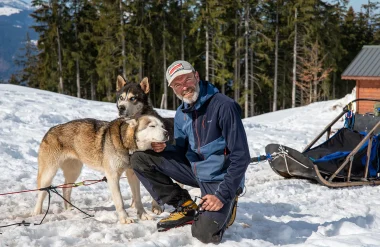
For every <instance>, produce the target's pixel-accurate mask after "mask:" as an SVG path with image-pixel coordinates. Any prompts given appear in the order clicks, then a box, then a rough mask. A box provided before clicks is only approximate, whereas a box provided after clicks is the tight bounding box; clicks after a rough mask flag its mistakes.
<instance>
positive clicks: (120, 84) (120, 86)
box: [116, 75, 127, 91]
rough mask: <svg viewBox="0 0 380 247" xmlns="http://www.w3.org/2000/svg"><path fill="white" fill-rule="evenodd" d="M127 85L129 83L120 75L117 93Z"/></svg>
mask: <svg viewBox="0 0 380 247" xmlns="http://www.w3.org/2000/svg"><path fill="white" fill-rule="evenodd" d="M125 84H127V82H126V81H125V80H124V78H123V77H122V76H121V75H118V76H117V80H116V91H120V89H122V88H123V87H124V86H125Z"/></svg>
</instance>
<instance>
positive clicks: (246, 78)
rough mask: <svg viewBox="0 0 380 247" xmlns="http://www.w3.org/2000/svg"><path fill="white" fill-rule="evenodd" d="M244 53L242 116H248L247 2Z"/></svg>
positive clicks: (247, 8)
mask: <svg viewBox="0 0 380 247" xmlns="http://www.w3.org/2000/svg"><path fill="white" fill-rule="evenodd" d="M244 19H245V21H244V26H245V35H244V36H245V53H244V60H245V61H244V64H245V65H244V67H245V73H244V74H245V77H244V117H245V118H247V117H248V72H249V71H248V46H249V45H248V35H249V26H248V23H249V5H248V2H247V3H246V6H245V18H244Z"/></svg>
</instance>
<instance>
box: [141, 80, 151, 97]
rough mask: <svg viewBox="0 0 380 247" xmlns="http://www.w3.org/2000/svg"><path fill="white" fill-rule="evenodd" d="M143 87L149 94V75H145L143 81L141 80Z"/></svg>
mask: <svg viewBox="0 0 380 247" xmlns="http://www.w3.org/2000/svg"><path fill="white" fill-rule="evenodd" d="M140 86H141V89H142V90H143V91H144V93H145V94H148V93H149V91H150V87H149V80H148V77H144V79H142V81H141V82H140Z"/></svg>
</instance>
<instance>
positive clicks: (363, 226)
mask: <svg viewBox="0 0 380 247" xmlns="http://www.w3.org/2000/svg"><path fill="white" fill-rule="evenodd" d="M349 97H351V96H349ZM349 97H348V98H349ZM343 101H344V100H343V99H341V100H340V101H338V100H332V101H326V102H319V103H314V104H311V105H309V106H305V107H298V108H295V109H288V110H282V111H277V112H275V113H268V114H263V115H260V116H257V117H252V118H248V119H244V120H243V122H244V126H245V130H246V133H247V137H248V141H249V145H250V154H251V156H252V157H253V156H257V155H259V154H264V148H265V146H266V145H267V144H269V143H281V144H285V145H287V146H290V147H292V148H294V149H297V150H300V151H301V150H302V149H303V148H304V147H305V146H306V145H307V144H308V143H309V142H310V141H311V140H313V139H314V138H315V137H316V135H317V134H319V132H320V131H321V130H323V129H324V127H325V126H326V125H327V124H328V123H330V122H331V121H332V120H333V119H334V118H335V117H336V116H337V115H338V114H339V113H340V112H341V109H342V106H343V105H342V104H343V103H344V104H345V103H347V102H343ZM338 103H339V104H338ZM159 113H160V114H162V115H164V116H167V117H170V116H171V117H172V116H174V112H173V111H165V110H159ZM116 116H117V111H116V106H115V104H113V103H104V102H96V101H89V100H83V99H77V98H74V97H70V96H66V95H60V94H56V93H51V92H47V91H42V90H37V89H31V88H26V87H20V86H14V85H4V84H2V85H0V122H1V125H0V172H1V176H0V194H1V193H7V192H15V191H21V190H29V189H36V176H37V153H38V147H39V144H40V141H41V139H42V137H43V136H44V134H45V133H46V131H47V130H48V129H49V128H50V127H52V126H54V125H57V124H60V123H64V122H67V121H70V120H73V119H79V118H88V117H89V118H96V119H100V120H107V121H109V120H112V119H114V118H115V117H116ZM338 125H343V122H339V123H338ZM336 128H338V126H336ZM102 177H103V175H102V174H100V173H99V172H97V171H93V170H90V169H87V168H84V169H83V172H82V174H81V176H80V177H79V179H78V181H83V180H88V179H91V180H92V179H101V178H102ZM62 183H64V181H63V176H62V173H61V172H59V173H58V174H57V176H56V178H55V180H54V182H53V184H54V185H59V184H62ZM121 188H122V194H123V198H124V200H125V204H126V210H127V212H128V214H129V215H131V216H132V217H134V218H135V219H136V221H137V223H133V224H127V225H123V224H119V223H118V219H117V215H116V212H115V209H114V206H113V203H112V200H111V197H110V193H109V191H108V189H107V185H106V184H105V183H97V184H94V185H91V186H80V187H78V188H74V189H73V196H72V202H73V203H74V205H75V206H77V207H79V208H80V209H82V210H84V211H85V212H88V213H90V214H93V215H95V217H93V218H85V215H84V214H82V213H80V212H79V211H77V210H69V211H66V210H64V208H63V202H62V199H61V198H60V197H58V196H57V195H55V194H53V195H52V197H51V205H50V211H49V214H48V215H47V217H46V218H45V220H44V222H43V223H42V225H31V226H11V227H6V228H0V232H2V234H1V235H0V246H42V247H48V246H125V245H127V246H139V247H150V246H173V247H177V246H204V244H202V243H201V242H199V241H198V240H197V239H195V238H193V237H192V236H191V227H190V226H185V227H181V228H176V229H172V230H170V231H167V232H157V230H156V223H157V221H158V220H160V219H162V218H163V217H166V216H168V215H169V212H170V210H171V209H172V208H171V207H169V206H166V208H165V212H164V213H163V214H161V215H159V216H156V219H155V220H148V221H142V220H137V216H136V212H135V210H134V209H133V208H130V207H129V205H130V203H131V192H130V189H129V185H128V183H127V181H126V179H122V180H121ZM186 188H187V189H189V190H190V194H191V195H192V196H196V195H199V193H200V192H199V189H195V188H191V187H186ZM59 192H60V191H59ZM141 193H142V201H143V204H144V207H145V208H146V210H147V212H148V213H150V214H152V215H153V213H152V212H151V211H149V210H150V202H151V197H150V196H149V194H148V192H147V191H146V190H145V188H143V187H142V188H141ZM379 193H380V187H378V186H377V187H374V186H367V187H366V186H362V187H354V188H344V189H329V188H327V187H324V186H321V185H318V184H316V183H311V182H309V181H307V180H301V179H284V178H282V177H279V176H278V175H276V174H275V173H274V172H273V171H272V170H271V168H270V167H269V165H268V163H267V162H262V163H259V164H251V165H250V166H249V168H248V170H247V173H246V193H245V195H244V196H243V197H241V198H240V199H239V204H238V206H239V207H238V211H237V217H236V221H235V223H234V225H232V226H231V227H230V228H229V229H228V230H227V231H226V232H225V235H224V238H223V241H222V243H221V244H219V246H226V247H227V246H228V247H230V246H260V247H262V246H264V247H265V246H278V245H280V246H284V245H286V246H334V247H336V246H350V247H352V246H379V245H380V212H379V210H378V209H379V207H378V206H380V202H379V196H378V195H379ZM36 196H37V193H36V192H28V193H22V194H14V195H6V196H0V198H1V199H0V222H1V223H0V226H4V225H8V224H13V223H19V222H21V221H23V220H25V222H29V223H39V222H40V221H41V219H42V217H43V215H38V216H31V215H30V213H31V211H32V209H33V207H34V204H35V202H36ZM46 208H47V200H45V204H44V210H46Z"/></svg>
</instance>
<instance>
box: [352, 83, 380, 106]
mask: <svg viewBox="0 0 380 247" xmlns="http://www.w3.org/2000/svg"><path fill="white" fill-rule="evenodd" d="M356 98H357V99H359V98H360V99H379V100H380V79H379V80H357V81H356ZM374 104H375V102H374V101H359V102H356V109H357V112H358V113H360V114H365V113H367V112H372V113H373V105H374Z"/></svg>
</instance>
